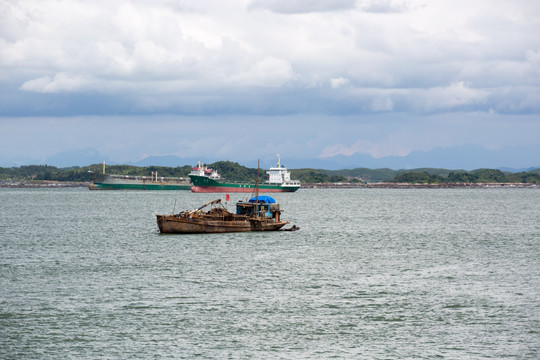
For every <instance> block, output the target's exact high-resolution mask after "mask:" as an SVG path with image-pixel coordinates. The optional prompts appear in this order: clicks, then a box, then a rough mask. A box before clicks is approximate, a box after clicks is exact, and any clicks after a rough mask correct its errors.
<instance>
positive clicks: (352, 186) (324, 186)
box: [302, 182, 540, 189]
mask: <svg viewBox="0 0 540 360" xmlns="http://www.w3.org/2000/svg"><path fill="white" fill-rule="evenodd" d="M302 188H305V189H485V188H489V189H508V188H518V189H529V188H530V189H536V188H540V187H537V186H536V184H532V183H440V184H412V183H386V182H379V183H366V184H353V183H337V184H336V183H322V184H302Z"/></svg>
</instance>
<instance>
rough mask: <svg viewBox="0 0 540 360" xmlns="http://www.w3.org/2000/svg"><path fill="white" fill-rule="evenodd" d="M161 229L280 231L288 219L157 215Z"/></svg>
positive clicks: (181, 231)
mask: <svg viewBox="0 0 540 360" xmlns="http://www.w3.org/2000/svg"><path fill="white" fill-rule="evenodd" d="M156 221H157V225H158V227H159V231H160V232H161V233H163V234H212V233H231V232H249V231H278V230H280V229H281V228H282V227H283V226H285V225H287V224H288V223H289V222H288V221H274V220H272V219H266V218H246V217H243V216H239V217H238V216H235V215H232V216H228V217H223V218H221V219H219V218H209V217H207V216H178V215H156Z"/></svg>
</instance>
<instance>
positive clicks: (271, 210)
mask: <svg viewBox="0 0 540 360" xmlns="http://www.w3.org/2000/svg"><path fill="white" fill-rule="evenodd" d="M206 207H210V209H209V210H207V211H203V209H204V208H206ZM156 218H157V219H156V221H157V224H158V227H159V231H160V232H161V233H164V234H210V233H229V232H247V231H277V230H280V229H281V228H282V227H283V226H285V225H287V224H288V223H289V222H288V221H283V220H281V210H280V208H279V204H278V203H276V202H275V200H274V199H273V198H271V197H269V196H256V197H253V198H251V199H250V200H249V201H239V202H237V203H236V213H231V212H229V211H228V210H227V208H226V207H225V206H224V205H223V203H222V202H221V199H216V200H212V201H209V202H207V203H206V204H204V205H203V206H201V207H199V208H197V209H195V210H191V211H182V212H181V213H178V214H171V215H156ZM294 229H297V228H296V226H295V227H294Z"/></svg>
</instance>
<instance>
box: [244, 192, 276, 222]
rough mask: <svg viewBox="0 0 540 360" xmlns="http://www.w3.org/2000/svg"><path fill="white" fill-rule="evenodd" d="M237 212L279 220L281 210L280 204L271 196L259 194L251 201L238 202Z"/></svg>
mask: <svg viewBox="0 0 540 360" xmlns="http://www.w3.org/2000/svg"><path fill="white" fill-rule="evenodd" d="M236 214H237V215H245V216H249V217H252V216H258V217H266V218H272V219H274V220H275V221H279V219H280V215H281V211H280V210H279V204H278V203H276V200H274V199H273V198H272V197H270V196H259V197H258V200H257V197H253V198H251V199H249V201H239V202H237V203H236Z"/></svg>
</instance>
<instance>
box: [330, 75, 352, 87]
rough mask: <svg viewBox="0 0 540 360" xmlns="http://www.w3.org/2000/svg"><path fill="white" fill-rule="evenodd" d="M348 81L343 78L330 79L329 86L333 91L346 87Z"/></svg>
mask: <svg viewBox="0 0 540 360" xmlns="http://www.w3.org/2000/svg"><path fill="white" fill-rule="evenodd" d="M349 82H350V81H349V79H345V78H343V77H338V78H334V79H330V86H331V87H332V88H334V89H337V88H340V87H342V86H346V85H347V84H349Z"/></svg>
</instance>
